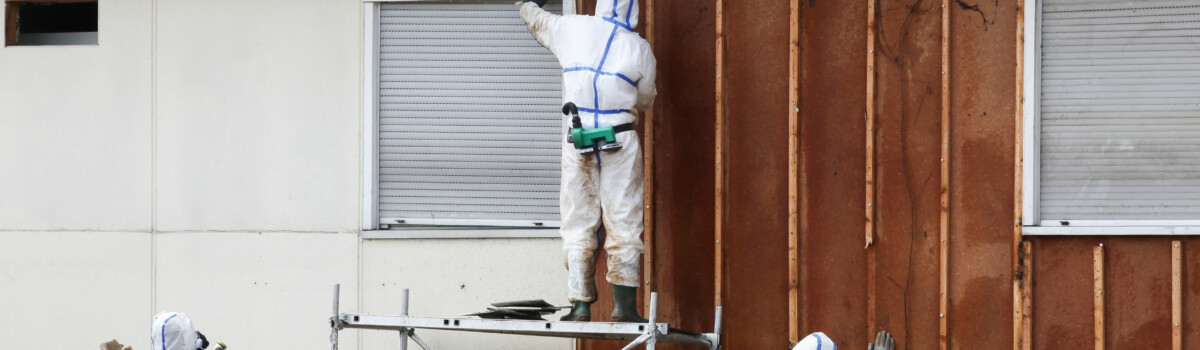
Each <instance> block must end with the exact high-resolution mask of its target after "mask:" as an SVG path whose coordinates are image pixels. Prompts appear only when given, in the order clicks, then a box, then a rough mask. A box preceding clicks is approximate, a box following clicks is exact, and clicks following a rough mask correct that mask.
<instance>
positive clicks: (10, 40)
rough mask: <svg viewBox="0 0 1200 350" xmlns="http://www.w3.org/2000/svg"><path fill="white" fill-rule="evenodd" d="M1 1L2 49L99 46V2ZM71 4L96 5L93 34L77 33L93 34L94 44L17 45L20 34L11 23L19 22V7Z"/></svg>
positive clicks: (67, 0) (71, 0) (77, 0)
mask: <svg viewBox="0 0 1200 350" xmlns="http://www.w3.org/2000/svg"><path fill="white" fill-rule="evenodd" d="M2 1H3V2H4V4H3V8H4V9H3V11H0V12H2V13H3V15H4V29H3V31H4V38H3V39H4V45H3V47H4V48H12V47H64V46H65V47H78V46H83V47H96V46H100V28H99V23H100V10H99V6H100V1H99V0H2ZM71 3H95V4H96V6H97V9H96V24H97V25H96V31H95V32H79V33H95V35H96V42H95V43H90V42H89V43H83V44H61V43H58V44H36V45H20V44H18V41H19V39H18V36H19V35H20V33H19V31H18V30H16V26H15V24H14V23H13V22H16V21H19V20H18V19H17V17H18V14H19V12H20V7H21V5H24V4H71Z"/></svg>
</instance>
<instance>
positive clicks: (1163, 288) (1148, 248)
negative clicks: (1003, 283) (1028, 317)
mask: <svg viewBox="0 0 1200 350" xmlns="http://www.w3.org/2000/svg"><path fill="white" fill-rule="evenodd" d="M1031 240H1032V241H1034V256H1035V259H1034V268H1035V271H1034V274H1033V275H1034V288H1033V292H1034V298H1033V307H1034V310H1033V317H1034V319H1033V327H1034V329H1033V330H1034V333H1033V334H1034V339H1033V344H1034V347H1035V348H1038V349H1077V348H1090V347H1092V346H1093V344H1094V341H1093V333H1094V319H1093V317H1094V316H1093V300H1092V295H1091V294H1092V291H1093V281H1092V247H1095V246H1096V245H1097V244H1100V243H1104V254H1105V255H1104V260H1105V268H1104V271H1105V275H1104V284H1105V291H1106V293H1107V294H1108V295H1106V296H1105V299H1104V303H1105V311H1104V315H1105V322H1104V323H1105V342H1106V343H1107V344H1109V346H1110V347H1111V348H1113V349H1169V348H1170V347H1171V338H1170V334H1171V241H1172V240H1173V238H1171V237H1032V238H1031ZM1185 258H1186V255H1185ZM1185 276H1186V274H1185ZM1185 279H1186V277H1185ZM1185 283H1187V281H1186V280H1185ZM1185 293H1186V290H1185ZM1193 295H1195V294H1193ZM1185 300H1186V298H1185ZM1193 319H1194V318H1193ZM1185 320H1186V318H1185ZM1185 324H1186V323H1185ZM1185 334H1187V332H1186V331H1185ZM1185 339H1186V337H1185Z"/></svg>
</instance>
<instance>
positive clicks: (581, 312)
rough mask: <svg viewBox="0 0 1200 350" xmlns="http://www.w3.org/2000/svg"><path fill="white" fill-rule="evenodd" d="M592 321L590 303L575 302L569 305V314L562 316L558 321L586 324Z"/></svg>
mask: <svg viewBox="0 0 1200 350" xmlns="http://www.w3.org/2000/svg"><path fill="white" fill-rule="evenodd" d="M591 320H592V303H588V302H583V301H576V302H573V303H571V312H568V313H567V314H566V315H564V316H563V317H562V318H561V319H559V321H576V322H588V321H591Z"/></svg>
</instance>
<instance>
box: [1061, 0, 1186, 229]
mask: <svg viewBox="0 0 1200 350" xmlns="http://www.w3.org/2000/svg"><path fill="white" fill-rule="evenodd" d="M1041 15H1042V16H1041V30H1040V33H1039V34H1040V40H1041V50H1040V52H1041V79H1040V83H1041V90H1040V91H1041V101H1040V103H1041V109H1040V114H1041V116H1040V118H1041V119H1040V120H1041V134H1040V136H1041V139H1040V143H1041V157H1040V166H1041V192H1040V198H1041V199H1040V213H1041V218H1042V220H1043V222H1047V221H1051V222H1054V223H1053V225H1055V226H1057V225H1060V223H1058V221H1070V220H1200V2H1197V1H1153V0H1147V1H1094V0H1092V1H1081V0H1045V1H1044V2H1043V5H1042V12H1041Z"/></svg>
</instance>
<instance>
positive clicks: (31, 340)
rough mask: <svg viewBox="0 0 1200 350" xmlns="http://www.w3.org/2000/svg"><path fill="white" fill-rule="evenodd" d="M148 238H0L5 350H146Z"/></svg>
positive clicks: (47, 234)
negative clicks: (117, 345) (117, 349)
mask: <svg viewBox="0 0 1200 350" xmlns="http://www.w3.org/2000/svg"><path fill="white" fill-rule="evenodd" d="M150 246H151V244H150V234H148V233H123V232H116V233H101V232H0V315H3V317H0V329H3V330H4V331H0V334H4V340H3V343H4V345H3V348H5V349H95V348H97V347H98V346H99V345H100V343H103V342H106V341H109V340H112V339H117V340H118V341H120V342H121V343H123V344H127V345H132V346H133V348H134V349H148V348H149V347H150V333H149V332H150V320H151V318H152V317H153V316H154V315H153V314H152V313H151V310H150V271H151V267H150V261H151V260H150Z"/></svg>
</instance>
